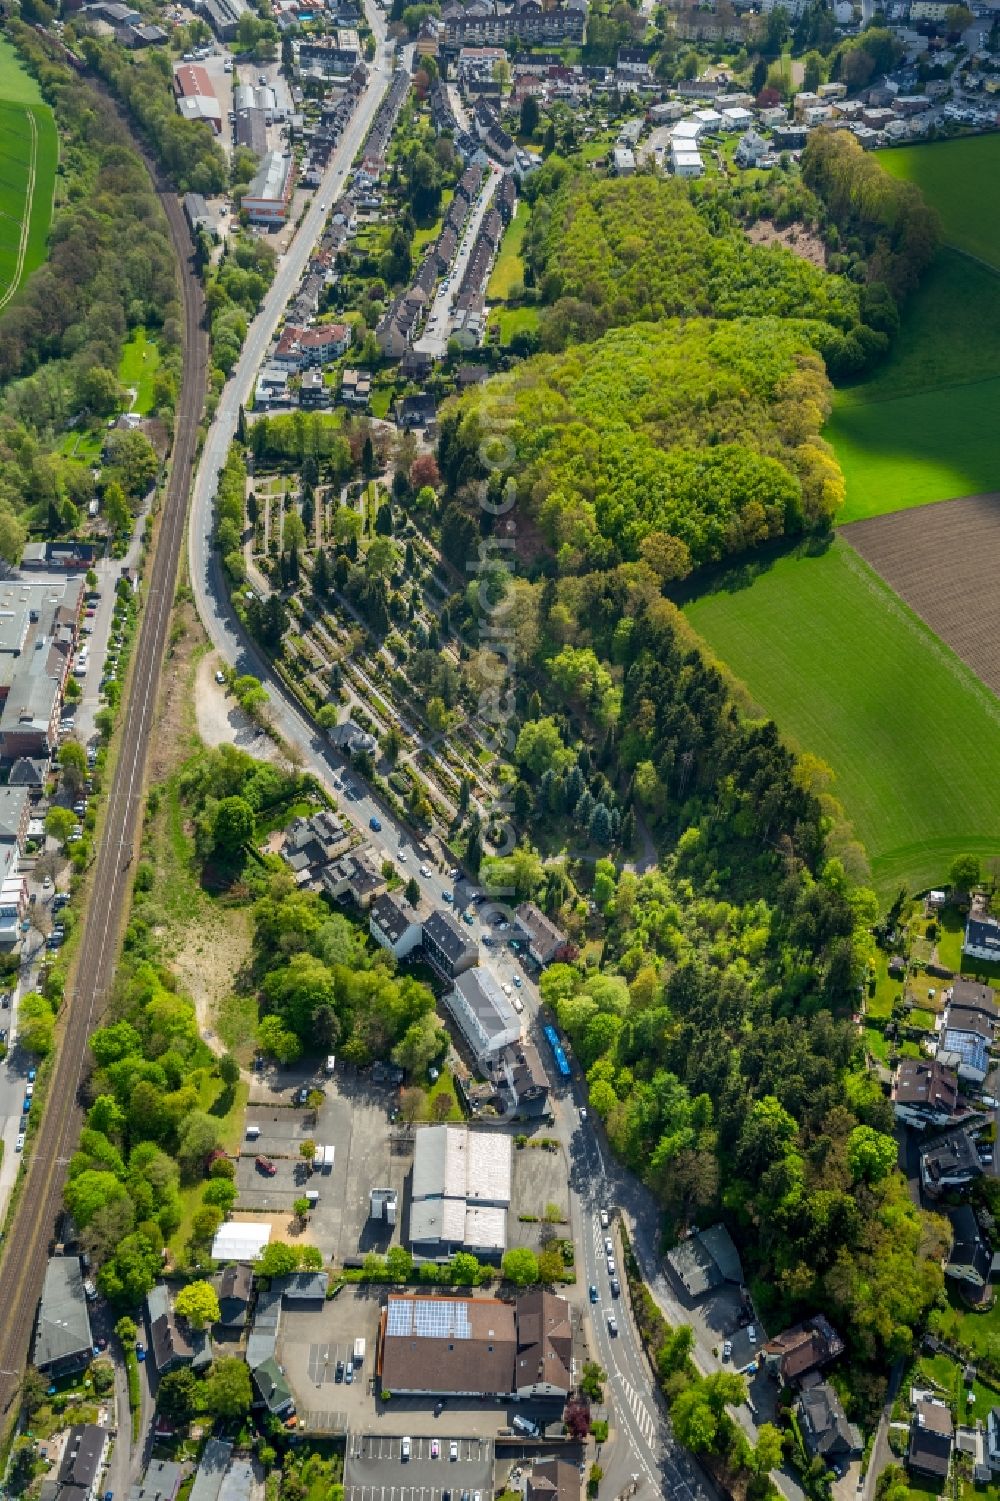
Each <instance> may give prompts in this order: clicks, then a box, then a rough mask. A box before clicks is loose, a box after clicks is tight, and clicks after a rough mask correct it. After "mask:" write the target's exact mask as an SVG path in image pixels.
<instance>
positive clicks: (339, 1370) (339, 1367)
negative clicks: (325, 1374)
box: [333, 1360, 344, 1381]
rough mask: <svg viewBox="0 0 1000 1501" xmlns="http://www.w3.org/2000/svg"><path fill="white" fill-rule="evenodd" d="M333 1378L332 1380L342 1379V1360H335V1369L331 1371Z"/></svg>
mask: <svg viewBox="0 0 1000 1501" xmlns="http://www.w3.org/2000/svg"><path fill="white" fill-rule="evenodd" d="M333 1379H334V1381H343V1379H344V1362H343V1361H342V1360H338V1361H337V1365H336V1369H335V1370H334V1373H333Z"/></svg>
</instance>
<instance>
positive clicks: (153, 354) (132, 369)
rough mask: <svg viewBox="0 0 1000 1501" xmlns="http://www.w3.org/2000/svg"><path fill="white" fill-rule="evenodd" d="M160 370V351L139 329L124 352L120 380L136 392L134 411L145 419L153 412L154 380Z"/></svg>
mask: <svg viewBox="0 0 1000 1501" xmlns="http://www.w3.org/2000/svg"><path fill="white" fill-rule="evenodd" d="M159 368H160V351H159V349H158V348H157V347H156V345H155V344H154V343H153V340H152V339H150V338H148V337H147V335H146V330H145V329H144V328H137V329H136V330H135V332H134V333H133V335H132V337H131V339H129V341H128V343H127V344H126V345H125V348H124V349H123V350H122V358H121V364H120V365H119V367H118V379H119V380H120V381H121V383H122V385H123V386H125V387H126V388H127V389H128V390H130V391H134V392H135V401H134V402H133V403H132V411H133V412H139V413H141V415H142V416H143V417H145V416H146V415H147V414H148V413H149V412H151V411H152V410H153V378H154V376H155V375H156V372H157V370H158V369H159Z"/></svg>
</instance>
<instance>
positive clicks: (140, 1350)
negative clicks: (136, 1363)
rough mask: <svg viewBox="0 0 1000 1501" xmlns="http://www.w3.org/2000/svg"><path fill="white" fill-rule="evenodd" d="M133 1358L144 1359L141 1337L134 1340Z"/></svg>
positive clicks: (144, 1351) (144, 1349)
mask: <svg viewBox="0 0 1000 1501" xmlns="http://www.w3.org/2000/svg"><path fill="white" fill-rule="evenodd" d="M135 1358H136V1360H145V1359H146V1346H145V1345H144V1344H143V1342H142V1340H141V1339H137V1340H136V1342H135Z"/></svg>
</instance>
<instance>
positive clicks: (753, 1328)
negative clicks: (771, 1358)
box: [747, 1324, 757, 1345]
mask: <svg viewBox="0 0 1000 1501" xmlns="http://www.w3.org/2000/svg"><path fill="white" fill-rule="evenodd" d="M747 1339H748V1340H749V1341H750V1343H751V1344H752V1345H755V1344H756V1343H757V1325H756V1324H748V1325H747Z"/></svg>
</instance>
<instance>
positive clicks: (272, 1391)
mask: <svg viewBox="0 0 1000 1501" xmlns="http://www.w3.org/2000/svg"><path fill="white" fill-rule="evenodd" d="M250 1375H251V1380H252V1381H253V1384H254V1387H255V1388H256V1391H257V1398H256V1400H255V1401H254V1403H253V1405H254V1407H266V1408H267V1410H268V1412H269V1413H270V1415H271V1416H272V1417H275V1418H283V1417H288V1416H289V1415H290V1414H291V1413H293V1412H294V1411H295V1398H294V1397H293V1396H292V1389H291V1387H290V1386H289V1384H288V1382H287V1380H286V1379H285V1373H284V1371H283V1370H282V1369H281V1367H280V1365H279V1364H278V1362H277V1361H276V1360H275V1359H274V1357H273V1356H272V1357H271V1358H270V1359H269V1360H265V1361H262V1362H261V1364H260V1365H259V1366H256V1367H255V1368H254V1370H253V1371H252V1372H251V1373H250Z"/></svg>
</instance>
